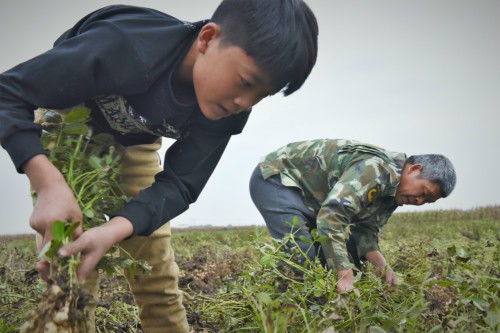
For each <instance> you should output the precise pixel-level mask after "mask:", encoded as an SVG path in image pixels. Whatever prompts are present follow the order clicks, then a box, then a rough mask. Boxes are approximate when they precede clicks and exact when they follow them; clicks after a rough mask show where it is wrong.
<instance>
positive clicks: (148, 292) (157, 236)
mask: <svg viewBox="0 0 500 333" xmlns="http://www.w3.org/2000/svg"><path fill="white" fill-rule="evenodd" d="M160 147H161V139H159V140H157V141H156V142H155V143H153V144H149V145H136V146H131V147H126V148H123V156H122V172H121V183H122V184H123V185H122V188H123V191H124V192H125V194H126V195H127V196H131V197H134V196H137V195H138V194H139V191H140V190H141V189H143V188H146V187H148V186H149V185H151V184H152V183H153V181H154V175H155V174H156V173H158V172H159V171H160V170H161V168H160V164H159V162H160V161H159V158H158V153H157V151H158V149H159V148H160ZM39 241H41V237H37V242H39ZM120 246H121V247H122V248H123V249H124V250H125V251H127V252H128V253H130V254H131V255H132V256H133V257H134V258H135V259H137V260H144V261H146V262H148V264H149V265H151V266H152V271H151V273H150V274H146V275H143V274H140V273H137V274H136V276H135V279H134V280H132V279H131V278H130V277H129V276H127V278H128V280H129V284H130V288H131V291H132V293H133V295H134V297H135V300H136V302H137V304H138V305H139V317H140V320H141V324H142V327H143V329H144V332H145V333H160V332H162V333H166V332H171V333H181V332H182V333H187V332H188V331H189V327H188V323H187V318H186V310H185V308H184V306H183V305H182V291H180V290H179V288H178V279H179V267H178V266H177V263H176V262H175V258H174V251H173V249H172V246H171V230H170V224H169V223H166V224H165V225H164V226H163V227H161V228H160V229H158V230H156V231H155V232H154V233H153V234H152V235H151V236H149V237H141V236H134V237H131V238H130V239H127V240H124V241H122V242H120ZM84 288H85V289H86V290H88V291H89V292H91V293H92V294H93V295H94V298H95V299H96V300H97V299H98V290H99V275H98V273H97V271H96V272H94V273H93V274H91V276H89V278H88V279H87V280H86V281H85V283H84ZM88 306H89V309H88V310H89V313H91V315H90V317H89V320H90V321H91V323H92V329H93V331H94V332H95V307H96V303H95V302H92V303H91V304H89V305H88Z"/></svg>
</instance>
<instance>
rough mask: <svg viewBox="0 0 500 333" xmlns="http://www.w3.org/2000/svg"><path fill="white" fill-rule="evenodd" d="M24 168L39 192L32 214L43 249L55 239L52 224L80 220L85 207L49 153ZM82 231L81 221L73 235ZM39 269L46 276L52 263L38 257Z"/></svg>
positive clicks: (33, 223) (33, 160) (39, 248)
mask: <svg viewBox="0 0 500 333" xmlns="http://www.w3.org/2000/svg"><path fill="white" fill-rule="evenodd" d="M23 170H24V172H25V173H26V175H27V176H28V178H29V180H30V183H31V186H32V188H33V189H34V191H35V192H36V195H37V198H36V203H35V206H34V208H33V212H32V214H31V217H30V226H31V228H33V229H34V230H36V231H37V232H38V233H39V234H40V235H41V236H42V241H41V242H39V243H38V251H40V250H41V249H42V248H43V247H44V246H45V244H46V243H47V242H49V241H50V240H51V239H52V224H53V223H54V222H55V221H56V220H61V221H67V222H77V221H79V222H81V221H82V220H83V216H82V211H81V209H80V207H79V205H78V202H77V201H76V199H75V197H74V195H73V192H72V191H71V189H70V188H69V186H68V184H67V183H66V181H65V180H64V177H63V175H62V174H61V173H60V172H59V170H57V168H56V167H55V166H54V165H53V164H52V163H51V162H50V161H49V159H48V158H47V156H45V155H37V156H34V157H33V158H31V159H30V160H29V161H28V162H26V164H25V165H24V166H23ZM82 231H83V229H82V226H81V224H80V226H79V227H78V228H77V229H76V230H75V232H74V235H73V236H74V237H78V236H79V235H80V234H81V233H82ZM37 270H38V272H40V275H41V276H42V278H46V277H47V275H48V271H49V263H48V262H47V261H46V260H41V261H39V262H38V263H37Z"/></svg>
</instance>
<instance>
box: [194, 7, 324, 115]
mask: <svg viewBox="0 0 500 333" xmlns="http://www.w3.org/2000/svg"><path fill="white" fill-rule="evenodd" d="M317 36H318V25H317V22H316V18H315V17H314V14H313V13H312V11H311V10H310V9H309V7H308V6H307V5H306V4H305V3H304V2H303V1H302V0H223V1H222V2H221V4H220V5H219V6H218V7H217V9H216V10H215V12H214V14H213V16H212V18H211V20H210V22H209V23H208V24H206V25H205V26H204V27H203V28H202V30H201V31H200V34H199V36H198V39H197V42H196V43H197V44H196V45H197V53H198V56H197V59H196V62H195V64H194V67H193V85H194V89H195V92H196V96H197V99H198V103H199V105H200V108H201V110H202V112H203V113H204V114H205V116H207V117H208V118H209V119H214V120H215V119H220V118H222V117H226V116H229V115H231V114H235V113H238V112H241V111H243V110H247V109H249V108H251V107H252V106H253V105H255V104H257V103H258V102H259V101H260V100H261V99H262V98H264V97H266V96H268V95H273V94H275V93H277V92H279V91H283V93H284V95H285V96H286V95H290V94H291V93H293V92H294V91H296V90H297V89H299V88H300V87H301V86H302V84H303V83H304V81H305V80H306V78H307V77H308V76H309V74H310V72H311V70H312V68H313V66H314V64H315V63H316V56H317V48H318V46H317Z"/></svg>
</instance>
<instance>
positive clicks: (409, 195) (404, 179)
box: [395, 164, 441, 206]
mask: <svg viewBox="0 0 500 333" xmlns="http://www.w3.org/2000/svg"><path fill="white" fill-rule="evenodd" d="M421 170H422V165H420V164H412V165H406V166H405V168H404V169H403V172H402V174H401V178H400V181H399V185H398V188H397V190H396V196H395V201H396V203H397V204H398V205H399V206H402V205H417V206H420V205H423V204H425V203H431V202H435V201H436V200H438V199H439V198H441V189H440V188H439V185H437V184H435V183H433V182H431V181H429V180H427V179H424V178H419V177H418V176H419V175H420V172H421Z"/></svg>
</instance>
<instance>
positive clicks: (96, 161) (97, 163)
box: [89, 155, 102, 170]
mask: <svg viewBox="0 0 500 333" xmlns="http://www.w3.org/2000/svg"><path fill="white" fill-rule="evenodd" d="M89 164H90V166H91V167H92V168H93V169H94V170H100V169H102V165H101V159H100V158H99V157H97V156H95V155H92V156H90V158H89Z"/></svg>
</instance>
